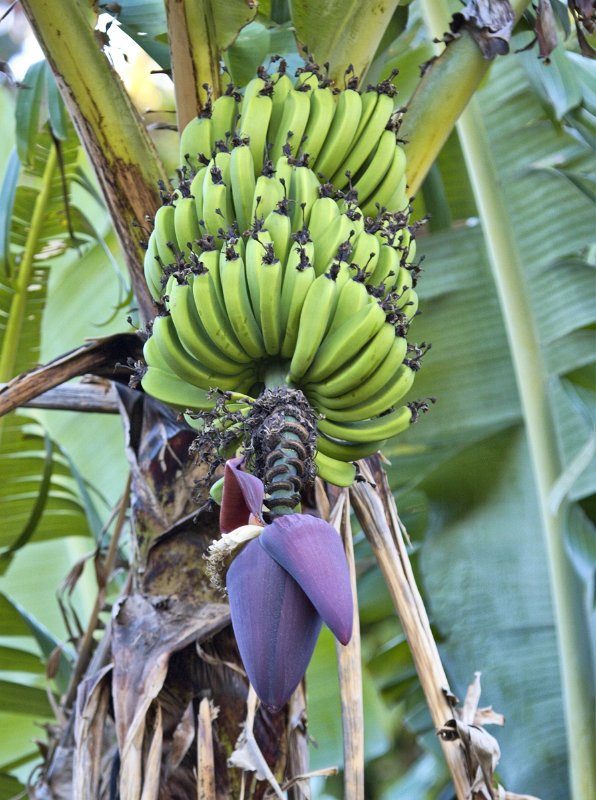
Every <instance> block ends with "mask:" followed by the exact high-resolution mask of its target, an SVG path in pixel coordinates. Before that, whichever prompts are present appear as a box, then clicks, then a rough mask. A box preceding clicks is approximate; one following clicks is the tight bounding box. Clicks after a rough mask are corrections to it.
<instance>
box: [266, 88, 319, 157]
mask: <svg viewBox="0 0 596 800" xmlns="http://www.w3.org/2000/svg"><path fill="white" fill-rule="evenodd" d="M308 95H309V93H308V91H301V90H299V89H290V91H289V92H288V94H287V96H286V99H285V103H284V111H283V114H282V118H281V121H280V123H279V129H278V131H277V134H276V136H275V140H274V141H273V146H272V148H271V154H270V158H271V161H273V163H274V164H276V163H277V161H278V159H280V158H281V156H282V155H284V147H285V145H286V144H289V147H290V151H291V154H292V156H297V155H298V153H299V151H300V148H301V145H302V137H303V135H304V131H305V129H306V125H307V122H308V114H309V111H310V100H309V96H308ZM290 134H292V135H291V136H290Z"/></svg>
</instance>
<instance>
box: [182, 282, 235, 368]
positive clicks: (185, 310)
mask: <svg viewBox="0 0 596 800" xmlns="http://www.w3.org/2000/svg"><path fill="white" fill-rule="evenodd" d="M188 281H189V282H188V283H187V284H175V285H174V286H173V287H172V289H171V291H170V300H169V305H168V307H169V309H170V314H171V315H172V320H173V322H174V326H175V328H176V333H177V334H178V338H179V339H180V342H181V343H182V346H183V347H184V349H185V350H186V351H187V352H188V354H189V355H191V356H192V357H193V358H196V359H197V361H200V362H201V363H202V364H203V365H204V366H205V367H206V368H207V369H208V370H212V371H213V372H220V373H222V374H224V375H238V374H239V373H242V372H244V371H245V370H246V360H245V362H244V364H242V363H240V362H238V361H234V360H232V359H230V358H228V357H227V356H226V355H224V353H223V352H222V351H221V350H220V349H219V348H218V347H217V346H216V345H215V344H214V343H213V341H212V339H211V337H210V336H209V334H208V333H207V331H206V330H205V326H204V325H203V323H202V322H201V317H200V315H199V312H198V311H197V307H196V304H195V300H194V293H193V289H192V284H193V282H194V276H193V275H189V276H188Z"/></svg>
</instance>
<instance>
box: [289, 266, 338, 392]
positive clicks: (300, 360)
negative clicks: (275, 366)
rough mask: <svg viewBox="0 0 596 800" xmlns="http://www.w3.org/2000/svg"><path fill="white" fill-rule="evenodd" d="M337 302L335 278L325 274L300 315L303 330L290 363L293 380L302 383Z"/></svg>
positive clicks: (309, 292) (299, 330)
mask: <svg viewBox="0 0 596 800" xmlns="http://www.w3.org/2000/svg"><path fill="white" fill-rule="evenodd" d="M336 302H337V285H336V283H335V278H334V277H332V276H331V275H329V273H325V274H323V275H319V276H318V277H317V278H315V280H314V281H313V282H312V284H311V285H310V287H309V289H308V292H307V293H306V297H305V298H304V305H303V306H302V311H301V313H300V327H299V328H298V336H297V338H296V346H295V348H294V353H293V355H292V361H291V362H290V380H292V381H294V382H296V381H299V380H300V379H301V378H302V376H303V375H304V374H305V372H306V371H307V370H308V368H309V367H310V365H311V364H312V361H313V359H314V357H315V355H316V354H317V350H318V349H319V345H320V344H321V342H322V341H323V339H324V337H325V334H326V332H327V327H328V325H329V324H330V321H331V318H332V314H333V311H334V308H335V303H336Z"/></svg>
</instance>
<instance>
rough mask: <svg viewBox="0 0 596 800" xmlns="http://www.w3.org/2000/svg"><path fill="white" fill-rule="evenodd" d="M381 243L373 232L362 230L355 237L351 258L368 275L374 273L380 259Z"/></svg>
mask: <svg viewBox="0 0 596 800" xmlns="http://www.w3.org/2000/svg"><path fill="white" fill-rule="evenodd" d="M380 250H381V243H380V242H379V240H378V239H377V237H376V236H375V235H374V234H373V233H368V232H367V231H362V233H360V234H359V235H358V236H356V237H355V239H354V247H353V249H352V255H351V260H352V262H353V263H354V264H357V265H358V266H359V267H360V269H361V270H362V271H363V272H364V273H365V274H366V275H372V273H373V272H374V271H375V268H376V266H377V262H378V260H379V253H380Z"/></svg>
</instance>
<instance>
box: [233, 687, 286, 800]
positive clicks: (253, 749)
mask: <svg viewBox="0 0 596 800" xmlns="http://www.w3.org/2000/svg"><path fill="white" fill-rule="evenodd" d="M257 703H258V700H257V696H256V694H255V690H254V689H253V688H252V686H251V687H250V689H249V690H248V699H247V701H246V721H245V723H244V725H243V726H242V731H241V733H240V736H239V737H238V741H237V742H236V747H235V748H234V752H233V753H232V755H231V756H230V758H229V759H228V764H230V765H231V766H234V767H238V768H239V769H241V770H243V771H244V772H254V773H255V775H256V777H257V779H258V780H260V781H267V783H268V784H269V786H270V787H271V789H272V791H273V792H274V794H275V796H276V797H278V798H279V800H284V796H283V792H282V790H281V787H280V785H279V783H278V782H277V779H276V778H275V775H274V774H273V773H272V772H271V769H270V767H269V764H268V763H267V761H266V760H265V756H264V755H263V753H262V752H261V749H260V747H259V745H258V744H257V741H256V739H255V735H254V732H253V729H254V722H255V713H256V710H257Z"/></svg>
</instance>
